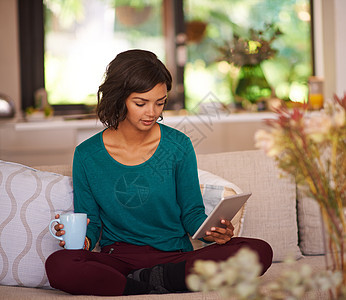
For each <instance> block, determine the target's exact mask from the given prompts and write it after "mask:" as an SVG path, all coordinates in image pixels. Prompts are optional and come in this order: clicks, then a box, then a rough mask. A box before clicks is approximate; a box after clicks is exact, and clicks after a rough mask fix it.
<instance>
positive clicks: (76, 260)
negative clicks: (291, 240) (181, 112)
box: [46, 50, 272, 295]
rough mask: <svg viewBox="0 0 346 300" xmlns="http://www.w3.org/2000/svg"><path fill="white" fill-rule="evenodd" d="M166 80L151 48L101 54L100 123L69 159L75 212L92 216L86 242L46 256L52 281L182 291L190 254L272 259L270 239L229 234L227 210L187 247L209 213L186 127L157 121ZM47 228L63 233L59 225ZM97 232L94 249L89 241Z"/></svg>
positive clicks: (112, 291) (72, 287) (97, 288)
mask: <svg viewBox="0 0 346 300" xmlns="http://www.w3.org/2000/svg"><path fill="white" fill-rule="evenodd" d="M171 84H172V78H171V75H170V73H169V71H168V70H167V69H166V67H165V66H164V65H163V64H162V62H161V61H160V60H158V59H157V57H156V55H155V54H153V53H151V52H149V51H143V50H129V51H126V52H123V53H120V54H119V55H117V56H116V58H115V59H114V60H113V61H112V62H111V63H110V64H109V66H108V68H107V71H106V76H105V80H104V82H103V84H102V85H101V86H100V88H99V91H98V106H97V114H98V117H99V118H100V120H101V122H102V123H103V124H104V125H105V127H106V129H105V130H103V131H102V132H100V133H98V134H96V135H94V136H93V137H91V138H89V139H88V140H86V141H84V142H83V143H81V144H80V145H79V146H78V147H77V148H76V150H75V154H74V161H73V186H74V208H75V212H84V213H87V214H88V218H89V219H90V222H89V224H88V230H87V238H86V243H85V249H84V250H60V251H57V252H55V253H53V254H52V255H51V256H50V257H49V258H48V259H47V262H46V271H47V275H48V278H49V281H50V284H51V286H52V287H54V288H57V289H60V290H63V291H66V292H68V293H71V294H84V295H130V294H149V293H169V292H185V291H187V287H186V285H185V277H186V276H187V275H188V274H189V272H190V270H191V268H192V267H193V264H194V262H195V261H196V260H198V259H208V260H214V261H220V260H226V259H227V258H228V257H230V256H232V255H234V254H235V253H236V252H237V251H238V250H239V249H240V248H242V247H248V248H250V249H253V250H254V251H256V252H257V253H258V255H259V258H260V262H261V264H262V267H263V270H262V273H264V272H265V271H266V270H267V269H268V268H269V266H270V265H271V262H272V249H271V247H270V246H269V245H268V244H267V243H266V242H264V241H262V240H258V239H250V238H240V237H239V238H236V237H235V238H232V236H233V229H234V228H233V226H232V224H231V222H230V221H229V220H223V221H222V223H223V224H220V227H216V228H211V229H210V231H208V232H206V236H205V237H204V240H205V241H207V242H214V243H213V244H211V245H209V246H207V247H204V248H203V249H199V250H195V251H193V248H192V245H191V243H190V240H189V236H188V234H190V235H193V234H194V233H195V231H196V230H197V229H198V227H199V226H200V225H201V224H202V223H203V221H204V220H205V218H206V217H207V216H206V215H205V212H204V205H203V199H202V196H201V192H200V187H199V182H198V174H197V163H196V157H195V152H194V149H193V146H192V144H191V141H190V139H189V138H188V137H187V136H186V135H184V134H183V133H181V132H180V131H177V130H175V129H173V128H170V127H167V126H165V125H162V124H160V123H157V120H158V119H160V118H161V115H162V111H163V108H164V106H165V103H166V101H167V92H168V91H170V89H171ZM55 228H56V230H57V235H58V236H61V235H63V234H64V231H63V225H61V224H59V225H56V226H55ZM98 240H100V246H101V249H102V250H101V252H100V253H99V252H91V251H88V250H92V249H93V248H94V246H95V244H96V243H97V241H98ZM60 245H61V246H63V245H64V242H60Z"/></svg>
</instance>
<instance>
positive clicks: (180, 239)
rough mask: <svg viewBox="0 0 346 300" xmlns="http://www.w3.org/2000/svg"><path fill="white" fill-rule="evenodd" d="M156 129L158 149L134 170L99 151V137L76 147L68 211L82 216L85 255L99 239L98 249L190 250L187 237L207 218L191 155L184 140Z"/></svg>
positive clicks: (169, 131)
mask: <svg viewBox="0 0 346 300" xmlns="http://www.w3.org/2000/svg"><path fill="white" fill-rule="evenodd" d="M159 125H160V131H161V138H160V142H159V145H158V147H157V149H156V151H155V152H154V154H153V155H152V156H151V157H150V158H149V159H148V160H147V161H145V162H144V163H142V164H139V165H135V166H127V165H123V164H121V163H119V162H117V161H116V160H115V159H114V158H113V157H112V156H111V155H110V154H109V153H108V152H107V150H106V148H105V146H104V143H103V138H102V134H103V131H102V132H99V133H97V134H95V135H94V136H92V137H91V138H89V139H87V140H86V141H84V142H83V143H81V144H80V145H78V146H77V147H76V150H75V154H74V159H73V187H74V210H75V212H84V213H87V214H88V218H89V219H90V223H89V225H88V229H87V236H88V238H89V239H90V240H91V249H92V248H93V247H94V246H95V244H96V242H97V241H98V240H99V237H100V233H101V239H100V246H101V247H103V246H107V245H110V244H113V243H114V242H126V243H130V244H136V245H149V246H152V247H154V248H156V249H159V250H163V251H176V250H181V251H191V250H193V248H192V245H191V243H190V240H189V238H188V233H189V234H190V235H193V234H194V233H195V231H196V230H197V229H198V227H199V226H200V225H201V224H202V223H203V221H204V220H205V219H206V217H207V216H206V214H205V208H204V205H203V199H202V196H201V191H200V187H199V181H198V172H197V162H196V155H195V152H194V149H193V146H192V143H191V141H190V139H189V138H188V137H187V136H186V135H185V134H183V133H182V132H180V131H178V130H176V129H173V128H171V127H168V126H165V125H163V124H159ZM101 229H102V230H101Z"/></svg>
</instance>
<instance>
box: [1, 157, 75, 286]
mask: <svg viewBox="0 0 346 300" xmlns="http://www.w3.org/2000/svg"><path fill="white" fill-rule="evenodd" d="M72 211H73V190H72V180H71V177H68V176H63V175H59V174H55V173H50V172H42V171H38V170H35V169H33V168H29V167H27V166H23V165H20V164H16V163H11V162H5V161H1V160H0V284H1V285H16V286H26V287H46V288H48V287H50V286H49V282H48V279H47V276H46V273H45V268H44V264H45V261H46V258H47V257H48V256H49V255H50V254H51V253H53V252H55V251H57V250H59V249H61V248H60V247H59V245H58V241H57V240H56V239H54V238H53V237H52V236H51V235H50V233H49V231H48V224H49V221H50V220H52V219H54V217H55V214H56V213H62V212H72Z"/></svg>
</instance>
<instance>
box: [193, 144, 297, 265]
mask: <svg viewBox="0 0 346 300" xmlns="http://www.w3.org/2000/svg"><path fill="white" fill-rule="evenodd" d="M197 159H198V167H199V168H200V169H203V170H206V171H209V172H211V173H214V174H216V175H218V176H220V177H222V178H225V179H226V180H229V181H230V182H233V183H234V184H236V185H237V186H240V187H241V188H242V189H243V190H244V192H252V196H251V197H250V198H249V200H248V201H247V202H246V216H245V219H244V226H243V231H242V236H245V237H254V238H260V239H263V240H265V241H267V242H268V243H269V244H270V245H271V247H272V248H273V252H274V257H273V260H274V261H282V260H284V259H285V258H286V257H287V256H293V257H295V258H300V257H301V256H302V255H301V251H300V249H299V247H298V227H297V210H296V186H295V183H294V182H293V180H291V179H290V178H288V177H283V178H282V177H281V176H280V171H279V169H278V168H277V166H276V163H275V162H274V160H272V159H271V158H268V157H267V156H266V155H265V154H264V153H263V152H262V151H260V150H251V151H239V152H228V153H216V154H213V155H206V154H200V155H198V157H197Z"/></svg>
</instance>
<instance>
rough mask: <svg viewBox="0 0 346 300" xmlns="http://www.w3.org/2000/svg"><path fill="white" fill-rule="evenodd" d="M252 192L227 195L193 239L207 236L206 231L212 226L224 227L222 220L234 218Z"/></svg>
mask: <svg viewBox="0 0 346 300" xmlns="http://www.w3.org/2000/svg"><path fill="white" fill-rule="evenodd" d="M251 195H252V193H243V194H237V195H232V196H228V197H225V198H223V199H221V201H220V202H219V203H218V204H217V205H216V206H215V208H214V209H213V211H212V212H211V213H210V215H209V216H208V218H206V219H205V221H204V222H203V223H202V225H201V226H200V227H199V228H198V229H197V231H196V233H195V234H194V235H193V237H192V238H193V239H200V238H202V237H204V236H205V232H206V231H208V230H210V228H211V227H223V224H221V220H222V219H225V220H230V221H231V220H232V219H233V217H234V216H235V215H236V214H237V212H238V211H239V209H241V207H242V206H243V205H244V204H245V202H246V201H247V199H249V197H250V196H251Z"/></svg>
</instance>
